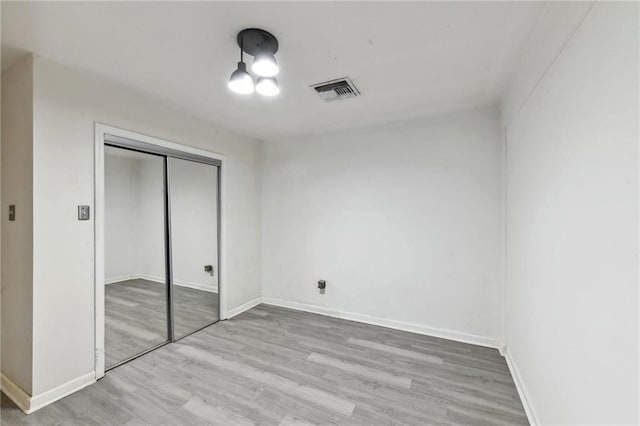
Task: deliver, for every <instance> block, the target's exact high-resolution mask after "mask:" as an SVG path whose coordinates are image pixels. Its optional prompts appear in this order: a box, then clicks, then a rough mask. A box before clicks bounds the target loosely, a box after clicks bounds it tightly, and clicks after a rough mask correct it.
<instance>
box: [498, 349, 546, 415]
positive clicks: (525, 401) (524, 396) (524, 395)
mask: <svg viewBox="0 0 640 426" xmlns="http://www.w3.org/2000/svg"><path fill="white" fill-rule="evenodd" d="M504 358H505V360H506V361H507V365H508V366H509V371H510V372H511V377H513V382H514V383H515V384H516V389H517V390H518V395H520V401H522V405H523V406H524V412H525V413H526V414H527V419H528V420H529V424H530V425H531V426H536V425H539V424H540V421H538V416H537V415H536V411H535V410H534V408H533V405H532V404H531V397H530V396H529V393H528V392H527V390H526V388H525V386H524V383H523V382H522V377H521V376H520V371H519V370H518V367H516V364H515V363H514V362H513V358H511V354H510V353H509V348H505V349H504Z"/></svg>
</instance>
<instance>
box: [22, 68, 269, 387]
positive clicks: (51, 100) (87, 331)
mask: <svg viewBox="0 0 640 426" xmlns="http://www.w3.org/2000/svg"><path fill="white" fill-rule="evenodd" d="M34 113H35V121H34V123H35V126H34V200H35V206H36V210H35V214H34V264H35V268H34V355H33V357H34V376H33V377H34V378H33V383H34V389H33V392H34V394H38V393H41V392H44V391H47V390H49V389H52V388H54V387H56V386H59V385H60V384H62V383H66V382H68V381H69V380H72V379H74V378H77V377H80V376H82V375H83V374H86V373H89V372H91V371H93V370H94V360H93V358H94V354H93V353H94V276H93V274H94V257H93V256H94V255H93V246H94V233H93V217H92V220H89V221H84V222H80V221H78V220H77V205H78V204H88V205H90V206H91V207H92V210H93V197H94V190H93V176H94V165H93V162H94V157H93V154H94V153H93V151H94V123H95V122H102V123H105V124H108V125H111V126H115V127H121V128H125V129H127V130H132V131H136V132H140V133H144V134H148V135H151V136H156V137H159V138H163V139H167V140H170V141H173V142H176V143H181V144H184V145H189V146H193V147H197V148H200V149H205V150H209V151H213V152H217V153H220V154H223V155H225V156H226V162H225V165H226V172H225V175H224V177H225V178H226V179H227V181H226V184H225V188H226V194H225V196H226V205H225V206H224V209H225V221H226V231H227V233H226V241H227V243H226V250H227V256H228V261H227V263H226V265H224V266H226V279H227V288H226V289H225V290H226V292H227V293H226V298H227V307H228V308H229V309H232V308H234V307H237V306H239V305H241V304H243V303H246V302H247V301H249V300H252V299H254V298H256V297H259V296H260V294H261V284H260V261H261V254H260V245H261V243H260V241H261V235H260V214H261V207H260V203H261V196H260V191H261V189H260V173H261V144H260V142H258V141H255V140H253V139H249V138H245V137H241V136H238V135H236V134H233V133H230V132H227V131H223V130H221V129H219V128H217V127H215V126H213V125H212V124H210V123H207V122H204V121H202V120H198V119H196V118H193V117H191V116H189V115H186V114H184V113H183V112H182V111H180V110H179V109H176V108H174V107H172V106H169V105H164V104H162V103H160V102H157V101H156V100H154V99H152V98H147V97H145V96H144V95H142V94H139V93H136V92H133V91H131V90H129V89H128V88H126V87H122V86H119V85H115V84H111V83H109V82H107V81H104V80H101V79H100V78H98V77H95V76H92V75H89V74H86V73H83V72H79V71H76V70H72V69H70V68H68V67H65V66H62V65H60V64H57V63H55V62H53V61H50V60H47V59H45V58H42V57H35V58H34ZM61 330H64V333H61Z"/></svg>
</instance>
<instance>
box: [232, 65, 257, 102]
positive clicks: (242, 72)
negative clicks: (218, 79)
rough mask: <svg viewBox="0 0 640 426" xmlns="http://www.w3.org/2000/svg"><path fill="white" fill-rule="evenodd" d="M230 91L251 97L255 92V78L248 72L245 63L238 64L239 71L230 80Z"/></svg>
mask: <svg viewBox="0 0 640 426" xmlns="http://www.w3.org/2000/svg"><path fill="white" fill-rule="evenodd" d="M228 86H229V89H231V90H232V91H234V92H236V93H239V94H241V95H250V94H252V93H253V92H254V90H255V85H254V84H253V78H252V77H251V76H250V75H249V73H248V72H247V66H246V65H245V63H244V62H238V69H237V70H235V71H234V72H233V73H232V74H231V77H230V78H229V84H228Z"/></svg>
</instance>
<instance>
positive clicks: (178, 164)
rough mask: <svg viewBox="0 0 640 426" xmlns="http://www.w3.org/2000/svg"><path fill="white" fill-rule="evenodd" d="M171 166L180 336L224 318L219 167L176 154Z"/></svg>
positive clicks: (175, 298)
mask: <svg viewBox="0 0 640 426" xmlns="http://www.w3.org/2000/svg"><path fill="white" fill-rule="evenodd" d="M169 166H170V167H169V170H170V185H171V187H170V194H171V239H172V260H173V262H172V264H173V309H174V315H173V317H174V333H175V336H176V338H180V337H182V336H184V335H185V334H188V333H190V332H192V331H195V330H197V329H199V328H202V327H204V326H205V325H207V324H209V323H211V322H213V321H216V320H218V319H219V312H218V276H219V274H218V271H219V268H218V227H217V223H218V220H217V214H218V211H217V202H218V200H217V199H218V193H217V188H218V168H217V167H216V166H212V165H209V164H203V163H196V162H193V161H186V160H181V159H176V158H170V159H169ZM208 267H210V268H208ZM205 268H206V269H207V270H205ZM208 269H211V270H210V271H208Z"/></svg>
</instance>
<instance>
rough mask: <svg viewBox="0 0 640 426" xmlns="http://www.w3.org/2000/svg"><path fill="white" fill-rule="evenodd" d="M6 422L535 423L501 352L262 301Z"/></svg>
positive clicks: (13, 411)
mask: <svg viewBox="0 0 640 426" xmlns="http://www.w3.org/2000/svg"><path fill="white" fill-rule="evenodd" d="M1 419H2V424H3V425H23V424H38V425H54V424H56V425H57V424H66V425H71V424H83V425H142V424H154V425H161V424H163V425H164V424H172V425H178V424H180V425H206V424H212V425H225V426H232V425H280V426H285V425H309V424H321V425H400V424H407V425H426V424H438V425H471V424H472V425H480V424H482V425H493V424H502V425H516V424H518V425H519V424H527V419H526V416H525V413H524V410H523V407H522V404H521V402H520V400H519V398H518V394H517V391H516V389H515V386H514V383H513V380H512V378H511V376H510V374H509V371H508V368H507V365H506V363H505V361H504V358H502V357H501V356H500V354H499V353H498V351H497V350H495V349H489V348H484V347H479V346H473V345H468V344H463V343H457V342H452V341H448V340H444V339H437V338H432V337H427V336H422V335H417V334H412V333H406V332H402V331H397V330H391V329H387V328H383V327H376V326H370V325H366V324H361V323H356V322H351V321H345V320H340V319H335V318H329V317H324V316H320V315H315V314H310V313H304V312H299V311H294V310H289V309H283V308H276V307H272V306H266V305H260V306H258V307H256V308H253V309H251V310H250V311H247V312H245V313H243V314H241V315H239V316H237V317H235V318H233V319H231V320H228V321H221V322H218V323H217V324H215V325H213V326H210V327H208V328H206V329H204V330H202V331H200V332H198V333H195V334H193V335H191V336H189V337H187V338H185V339H183V340H181V341H179V342H177V343H172V344H169V345H167V346H164V347H162V348H160V349H158V350H156V351H153V352H151V353H149V354H147V355H145V356H143V357H141V358H138V359H136V360H134V361H132V362H130V363H128V364H125V365H123V366H120V367H118V368H116V369H114V370H112V371H110V372H108V373H107V376H106V377H105V378H104V379H102V380H100V381H99V382H98V383H97V384H95V385H92V386H89V387H88V388H85V389H83V390H81V391H80V392H77V393H75V394H73V395H71V396H69V397H67V398H64V399H62V400H60V401H58V402H56V403H54V404H52V405H50V406H48V407H45V408H43V409H42V410H40V411H37V412H35V413H33V414H31V415H29V416H25V415H24V414H22V413H21V412H20V411H19V410H18V409H17V408H15V406H14V405H13V403H11V402H10V401H9V400H8V399H7V398H6V397H4V396H3V399H2V414H1Z"/></svg>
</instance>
